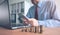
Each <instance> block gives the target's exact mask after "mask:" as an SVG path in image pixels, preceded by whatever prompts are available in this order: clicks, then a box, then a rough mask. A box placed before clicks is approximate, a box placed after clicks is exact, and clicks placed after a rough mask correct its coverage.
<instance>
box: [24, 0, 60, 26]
mask: <svg viewBox="0 0 60 35" xmlns="http://www.w3.org/2000/svg"><path fill="white" fill-rule="evenodd" d="M31 2H32V4H33V6H32V7H31V8H30V9H29V11H28V13H27V15H26V16H27V17H29V18H30V19H29V20H28V21H27V20H25V19H24V22H25V23H26V24H31V26H39V25H43V26H45V27H60V14H59V11H58V9H57V7H56V4H55V3H54V1H52V0H31Z"/></svg>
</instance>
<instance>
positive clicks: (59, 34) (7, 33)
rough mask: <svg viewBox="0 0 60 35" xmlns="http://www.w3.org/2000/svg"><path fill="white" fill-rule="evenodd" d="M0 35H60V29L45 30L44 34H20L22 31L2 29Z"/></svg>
mask: <svg viewBox="0 0 60 35" xmlns="http://www.w3.org/2000/svg"><path fill="white" fill-rule="evenodd" d="M0 35H60V28H44V31H43V33H42V34H39V33H32V32H20V29H16V30H9V29H5V28H2V27H0Z"/></svg>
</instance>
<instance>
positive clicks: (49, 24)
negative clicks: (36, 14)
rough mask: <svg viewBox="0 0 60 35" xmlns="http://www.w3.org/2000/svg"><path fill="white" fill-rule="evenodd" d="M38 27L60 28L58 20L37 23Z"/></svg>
mask: <svg viewBox="0 0 60 35" xmlns="http://www.w3.org/2000/svg"><path fill="white" fill-rule="evenodd" d="M38 24H39V25H43V26H45V27H60V21H58V20H52V19H51V20H44V21H38Z"/></svg>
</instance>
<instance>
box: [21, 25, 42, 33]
mask: <svg viewBox="0 0 60 35" xmlns="http://www.w3.org/2000/svg"><path fill="white" fill-rule="evenodd" d="M42 27H43V26H42V25H40V26H34V27H33V26H32V27H29V28H26V27H25V28H22V29H21V32H34V33H42V32H43V29H42Z"/></svg>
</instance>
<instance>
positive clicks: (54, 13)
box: [38, 4, 60, 27]
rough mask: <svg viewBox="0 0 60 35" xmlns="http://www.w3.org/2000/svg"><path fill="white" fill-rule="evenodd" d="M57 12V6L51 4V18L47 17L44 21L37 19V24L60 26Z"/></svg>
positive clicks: (59, 17)
mask: <svg viewBox="0 0 60 35" xmlns="http://www.w3.org/2000/svg"><path fill="white" fill-rule="evenodd" d="M55 8H56V9H55ZM59 13H60V11H59V10H58V8H57V7H55V4H53V6H52V9H51V17H52V19H48V20H44V21H39V20H38V23H39V25H43V26H45V27H60V14H59Z"/></svg>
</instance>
